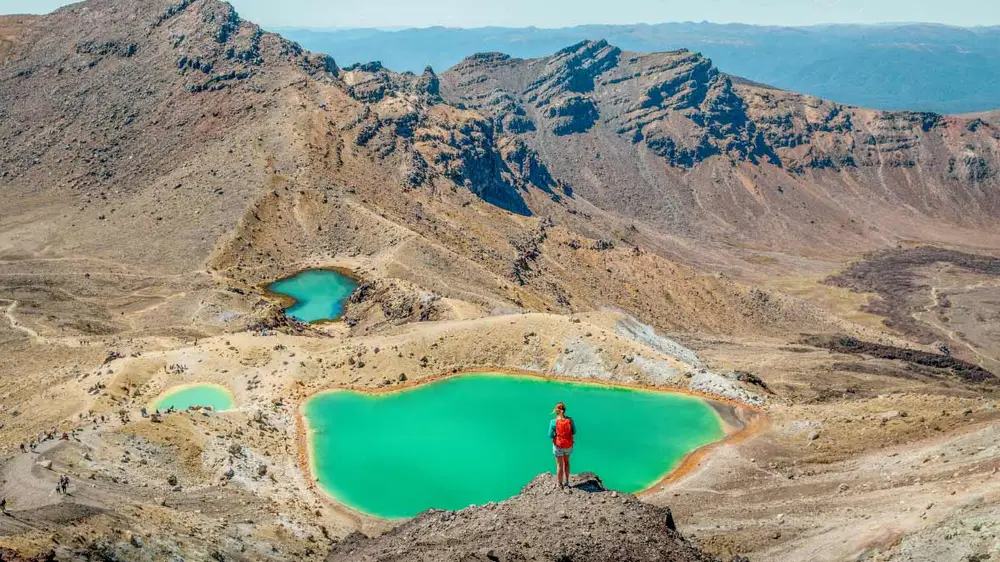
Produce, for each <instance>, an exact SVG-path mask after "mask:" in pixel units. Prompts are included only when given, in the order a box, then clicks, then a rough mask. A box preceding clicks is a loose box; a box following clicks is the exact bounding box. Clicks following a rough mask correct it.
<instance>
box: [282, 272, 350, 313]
mask: <svg viewBox="0 0 1000 562" xmlns="http://www.w3.org/2000/svg"><path fill="white" fill-rule="evenodd" d="M357 287H358V282H357V281H355V280H354V279H351V278H350V277H348V276H346V275H344V274H342V273H338V272H336V271H333V270H329V269H308V270H306V271H303V272H301V273H298V274H296V275H293V276H291V277H286V278H285V279H281V280H279V281H275V282H274V283H271V284H270V285H269V286H268V290H270V291H271V292H273V293H278V294H281V295H285V296H288V297H291V298H292V299H293V300H294V301H295V304H293V305H292V306H290V307H288V308H286V309H285V314H287V315H288V316H290V317H292V318H295V319H296V320H299V321H301V322H319V321H322V320H336V319H337V318H339V317H340V314H341V313H342V312H343V310H344V301H346V300H347V297H349V296H351V293H353V292H354V289H356V288H357Z"/></svg>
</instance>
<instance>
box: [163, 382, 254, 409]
mask: <svg viewBox="0 0 1000 562" xmlns="http://www.w3.org/2000/svg"><path fill="white" fill-rule="evenodd" d="M235 404H236V401H235V400H234V399H233V395H232V393H231V392H229V390H227V389H225V388H223V387H221V386H217V385H214V384H195V385H190V386H182V387H178V388H176V389H173V390H168V391H167V392H165V393H164V394H163V395H162V396H160V397H159V398H157V399H156V401H155V402H153V405H152V406H153V408H155V409H157V410H166V409H169V408H170V407H171V406H173V407H174V408H175V409H177V410H186V409H188V408H190V407H191V406H202V407H206V406H211V407H212V409H213V410H215V411H221V410H228V409H230V408H232V407H233V406H234V405H235Z"/></svg>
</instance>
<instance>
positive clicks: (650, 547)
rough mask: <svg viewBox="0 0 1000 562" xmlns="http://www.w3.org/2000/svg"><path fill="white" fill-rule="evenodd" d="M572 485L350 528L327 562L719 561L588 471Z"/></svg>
mask: <svg viewBox="0 0 1000 562" xmlns="http://www.w3.org/2000/svg"><path fill="white" fill-rule="evenodd" d="M572 484H573V485H572V487H571V488H570V489H568V490H559V489H557V487H556V483H555V477H554V476H553V475H551V474H540V475H538V476H536V477H535V478H534V479H533V480H532V481H531V482H529V483H528V484H527V485H526V486H525V487H524V488H523V489H522V490H521V493H520V494H518V495H517V496H514V497H513V498H511V499H509V500H507V501H503V502H500V503H488V504H486V505H481V506H471V507H468V508H466V509H462V510H460V511H441V510H430V511H426V512H424V513H422V514H420V515H418V516H417V517H416V518H414V519H412V520H410V521H408V522H406V523H404V524H402V525H400V526H399V527H396V528H395V529H393V530H392V531H389V532H388V533H386V534H384V535H382V536H380V537H377V538H368V537H366V536H364V535H362V534H361V533H354V534H352V535H350V536H348V537H347V538H346V539H344V540H343V541H341V542H340V543H338V544H337V545H336V546H335V547H334V549H333V550H332V551H331V553H330V556H329V558H328V560H331V561H342V560H357V561H374V560H379V561H403V560H406V561H418V560H420V561H428V562H429V561H435V562H437V561H444V560H454V561H458V560H462V561H469V562H471V561H483V562H486V561H493V562H501V561H502V562H508V561H529V560H546V561H552V560H558V561H561V562H587V561H594V562H598V561H600V562H604V561H606V560H630V561H634V562H647V561H648V562H654V561H656V562H659V561H662V562H667V561H670V562H702V561H706V562H707V561H715V560H717V559H716V558H714V557H712V556H710V555H708V554H706V553H704V552H702V551H701V550H699V549H698V548H697V547H695V546H694V545H692V544H691V543H689V542H687V541H686V540H685V539H684V537H683V536H681V534H680V533H678V532H677V529H676V527H675V526H674V519H673V516H672V515H671V513H670V509H669V508H665V507H656V506H653V505H650V504H647V503H644V502H641V501H639V500H638V499H637V498H636V497H635V496H633V495H631V494H622V493H619V492H615V491H611V490H608V489H606V488H605V487H604V486H603V485H602V484H601V479H600V478H598V477H597V475H595V474H592V473H584V474H580V475H577V476H576V477H574V478H573V479H572ZM733 560H734V562H735V561H737V560H743V559H742V558H740V557H737V558H734V559H733Z"/></svg>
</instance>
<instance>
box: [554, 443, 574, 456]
mask: <svg viewBox="0 0 1000 562" xmlns="http://www.w3.org/2000/svg"><path fill="white" fill-rule="evenodd" d="M572 452H573V447H566V448H565V449H560V448H559V447H556V446H555V445H553V446H552V454H553V455H555V456H557V457H568V456H569V455H570V454H571V453H572Z"/></svg>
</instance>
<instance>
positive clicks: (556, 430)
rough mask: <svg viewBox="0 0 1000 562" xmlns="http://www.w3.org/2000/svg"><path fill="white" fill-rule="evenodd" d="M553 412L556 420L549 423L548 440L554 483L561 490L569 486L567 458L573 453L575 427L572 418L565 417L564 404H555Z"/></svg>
mask: <svg viewBox="0 0 1000 562" xmlns="http://www.w3.org/2000/svg"><path fill="white" fill-rule="evenodd" d="M553 412H554V413H555V415H556V418H555V419H554V420H552V422H551V423H549V439H551V440H552V454H553V455H555V457H556V481H557V482H558V483H559V487H560V488H562V487H563V486H569V456H570V454H572V453H573V436H575V435H576V425H575V424H574V423H573V418H570V417H567V416H566V404H564V403H562V402H560V403H558V404H556V409H555V410H554V411H553Z"/></svg>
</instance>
